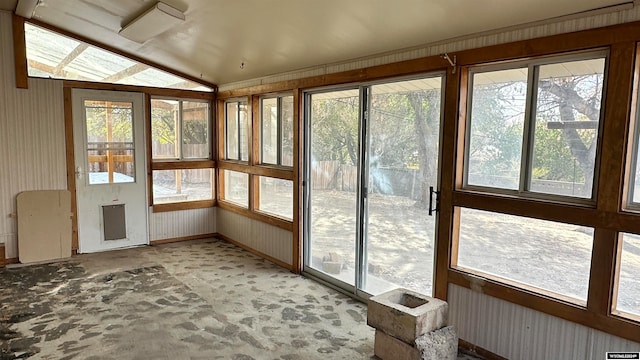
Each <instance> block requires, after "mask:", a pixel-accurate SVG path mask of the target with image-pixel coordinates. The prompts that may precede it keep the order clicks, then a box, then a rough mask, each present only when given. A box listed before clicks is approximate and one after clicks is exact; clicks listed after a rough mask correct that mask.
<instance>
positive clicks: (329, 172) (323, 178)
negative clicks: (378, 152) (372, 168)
mask: <svg viewBox="0 0 640 360" xmlns="http://www.w3.org/2000/svg"><path fill="white" fill-rule="evenodd" d="M309 106H310V109H309V110H310V127H311V129H310V131H311V134H310V136H311V139H310V155H311V164H310V167H311V174H310V180H309V181H310V202H311V206H310V210H309V211H310V213H309V214H308V217H309V220H310V223H309V227H310V228H309V232H310V234H309V235H310V236H309V246H310V247H309V249H308V251H307V256H308V260H309V261H307V264H310V266H311V267H312V268H314V269H316V270H319V271H322V272H325V273H327V274H330V275H331V276H333V277H335V278H337V279H339V280H342V281H344V282H346V283H347V284H350V285H354V284H355V259H356V256H355V242H356V190H357V180H358V176H357V173H358V170H357V169H358V168H357V164H358V161H359V160H358V153H357V151H358V150H357V149H358V112H359V91H358V90H345V91H334V92H327V93H320V94H313V95H311V101H310V104H309Z"/></svg>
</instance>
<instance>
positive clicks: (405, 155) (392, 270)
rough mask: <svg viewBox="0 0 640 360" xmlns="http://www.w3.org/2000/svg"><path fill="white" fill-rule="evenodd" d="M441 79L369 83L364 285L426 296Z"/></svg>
mask: <svg viewBox="0 0 640 360" xmlns="http://www.w3.org/2000/svg"><path fill="white" fill-rule="evenodd" d="M441 89H442V81H441V78H440V77H434V78H427V79H419V80H412V81H402V82H395V83H387V84H381V85H375V86H372V87H371V102H370V103H371V107H370V116H369V126H368V129H369V134H370V135H369V139H368V144H369V145H368V152H369V157H368V159H369V163H368V177H369V183H368V192H369V195H368V196H367V204H368V211H367V216H368V222H367V237H366V239H367V240H366V249H365V251H366V256H365V258H366V259H367V264H366V266H367V269H366V272H365V274H366V278H365V279H366V281H364V290H365V291H366V292H368V293H370V294H373V295H376V294H379V293H382V292H384V291H387V290H391V289H393V288H397V287H403V288H408V289H411V290H414V291H417V292H420V293H423V294H427V295H431V294H432V284H433V260H434V256H433V250H434V248H433V246H434V243H435V216H429V214H428V209H429V186H433V187H434V188H437V175H438V154H439V152H438V145H439V137H440V107H441V98H440V96H441Z"/></svg>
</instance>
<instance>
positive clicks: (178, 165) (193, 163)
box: [145, 94, 216, 213]
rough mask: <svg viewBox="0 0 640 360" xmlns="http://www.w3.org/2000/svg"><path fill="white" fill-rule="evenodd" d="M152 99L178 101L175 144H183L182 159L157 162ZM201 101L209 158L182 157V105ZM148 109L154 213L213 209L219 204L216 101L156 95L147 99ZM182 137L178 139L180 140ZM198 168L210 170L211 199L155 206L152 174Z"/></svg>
mask: <svg viewBox="0 0 640 360" xmlns="http://www.w3.org/2000/svg"><path fill="white" fill-rule="evenodd" d="M152 100H173V101H178V102H179V116H178V118H179V119H180V120H179V121H178V125H177V130H178V131H177V134H176V141H180V146H179V149H180V150H179V151H180V154H179V157H178V158H165V159H162V158H160V159H158V158H153V154H152V144H153V138H152V137H153V135H152V134H153V130H152V126H153V123H152V116H151V111H152ZM183 101H187V102H198V103H206V104H207V105H208V106H207V149H208V157H207V158H187V159H185V158H183V157H182V154H183V150H182V145H183V139H182V123H183V122H182V117H183V115H182V110H183V107H182V102H183ZM146 102H147V109H148V111H146V112H147V114H146V115H145V116H147V124H148V125H147V126H148V129H147V134H148V135H147V148H148V150H147V157H148V158H149V159H150V161H148V164H149V165H148V166H149V169H148V172H149V175H148V191H149V195H148V201H149V206H151V207H152V211H153V212H154V213H155V212H168V211H176V210H187V209H200V208H207V207H214V206H215V205H216V171H215V168H216V162H215V160H214V159H213V157H214V151H213V149H214V145H215V136H214V126H213V124H214V122H213V114H214V112H215V107H214V104H215V102H214V101H213V100H212V99H211V98H203V97H190V96H188V94H181V95H176V96H169V95H165V94H162V95H156V94H149V95H148V96H146ZM178 138H179V139H178ZM196 169H211V198H210V199H204V200H187V201H176V202H168V203H159V204H157V203H155V201H154V194H153V172H154V171H162V170H176V171H179V170H196Z"/></svg>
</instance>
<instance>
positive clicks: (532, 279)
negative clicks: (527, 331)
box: [457, 208, 593, 304]
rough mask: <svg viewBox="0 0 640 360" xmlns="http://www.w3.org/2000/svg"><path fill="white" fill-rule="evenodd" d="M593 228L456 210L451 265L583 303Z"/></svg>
mask: <svg viewBox="0 0 640 360" xmlns="http://www.w3.org/2000/svg"><path fill="white" fill-rule="evenodd" d="M592 246H593V229H592V228H589V227H584V226H578V225H569V224H563V223H557V222H552V221H545V220H538V219H532V218H525V217H520V216H514V215H506V214H499V213H493V212H488V211H481V210H473V209H466V208H462V209H460V232H459V239H458V259H457V266H458V267H459V268H462V269H465V270H468V271H470V272H476V273H480V274H482V275H486V276H488V277H492V278H496V279H505V280H507V281H509V282H515V283H520V284H523V285H525V286H532V287H535V288H538V289H542V290H546V291H549V292H552V293H555V294H558V295H560V296H563V297H568V298H571V299H575V300H577V301H576V302H578V303H581V304H586V300H587V291H588V288H589V272H590V268H591V249H592Z"/></svg>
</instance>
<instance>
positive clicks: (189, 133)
mask: <svg viewBox="0 0 640 360" xmlns="http://www.w3.org/2000/svg"><path fill="white" fill-rule="evenodd" d="M182 151H183V154H182V158H183V159H208V158H209V157H210V147H209V104H208V103H206V102H196V101H183V102H182Z"/></svg>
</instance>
